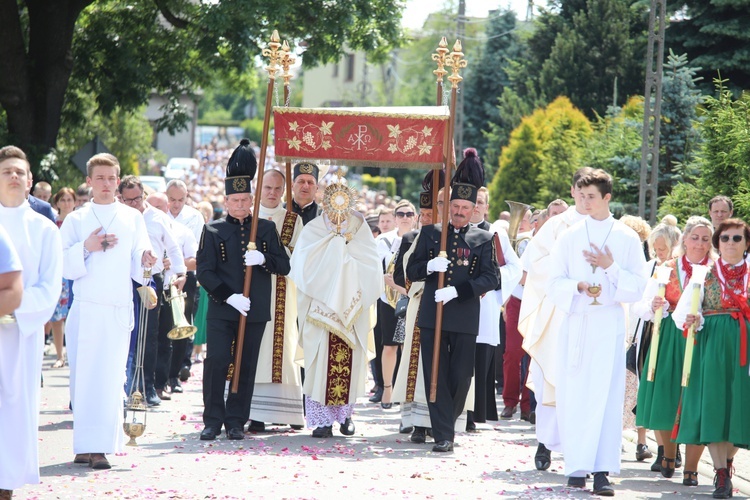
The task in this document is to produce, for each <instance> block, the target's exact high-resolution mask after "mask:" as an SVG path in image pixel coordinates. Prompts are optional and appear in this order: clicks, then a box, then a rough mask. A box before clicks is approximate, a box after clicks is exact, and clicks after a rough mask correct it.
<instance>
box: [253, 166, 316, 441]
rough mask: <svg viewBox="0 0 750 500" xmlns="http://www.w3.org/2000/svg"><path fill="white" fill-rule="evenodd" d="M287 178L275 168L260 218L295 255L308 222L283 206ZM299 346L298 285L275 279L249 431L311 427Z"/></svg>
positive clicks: (284, 278) (267, 178) (265, 180)
mask: <svg viewBox="0 0 750 500" xmlns="http://www.w3.org/2000/svg"><path fill="white" fill-rule="evenodd" d="M285 180H286V179H285V177H284V174H282V173H281V172H279V171H278V170H269V171H268V172H266V174H265V176H264V177H263V189H262V190H261V198H260V218H261V219H267V220H270V221H272V222H273V223H274V224H276V231H277V232H278V233H279V237H280V239H281V244H282V246H283V247H284V250H285V251H286V253H287V255H289V256H290V257H291V255H292V251H293V250H294V247H295V246H296V245H297V239H298V238H299V235H300V232H302V227H303V224H302V218H301V217H300V216H299V215H297V214H296V213H294V212H292V211H287V210H286V209H285V208H284V207H283V206H282V204H281V197H282V196H283V194H284V182H285ZM298 346H299V330H298V329H297V287H296V286H295V285H294V282H292V280H291V279H289V278H288V277H287V276H280V275H277V274H273V275H271V321H269V322H267V323H266V328H265V330H264V332H263V340H261V343H260V355H259V356H258V368H257V369H256V371H255V388H254V389H253V401H252V403H251V406H250V426H249V428H248V430H249V431H256V432H262V431H264V430H265V423H266V422H272V423H278V424H288V425H292V426H294V427H297V426H299V428H302V426H303V425H305V417H304V410H303V408H302V377H301V372H300V366H299V365H298V364H297V363H296V362H295V357H296V356H297V348H298Z"/></svg>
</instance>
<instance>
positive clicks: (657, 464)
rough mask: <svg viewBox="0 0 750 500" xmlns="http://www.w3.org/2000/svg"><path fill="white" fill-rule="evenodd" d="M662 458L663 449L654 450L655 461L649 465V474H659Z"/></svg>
mask: <svg viewBox="0 0 750 500" xmlns="http://www.w3.org/2000/svg"><path fill="white" fill-rule="evenodd" d="M662 458H664V447H663V446H659V448H657V449H656V460H654V463H652V464H651V472H661V459H662Z"/></svg>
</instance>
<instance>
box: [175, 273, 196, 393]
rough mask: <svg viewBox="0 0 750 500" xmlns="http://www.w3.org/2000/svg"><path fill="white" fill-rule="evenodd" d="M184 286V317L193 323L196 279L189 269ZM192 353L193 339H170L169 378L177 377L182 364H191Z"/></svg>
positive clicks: (187, 365) (189, 365) (188, 365)
mask: <svg viewBox="0 0 750 500" xmlns="http://www.w3.org/2000/svg"><path fill="white" fill-rule="evenodd" d="M186 278H187V279H186V280H185V286H184V287H183V289H182V291H183V292H185V319H187V322H188V323H190V324H191V325H192V324H193V317H194V316H195V311H196V310H197V309H198V307H197V297H198V280H196V278H195V273H194V272H193V271H190V272H188V273H187V275H186ZM192 354H193V339H191V338H187V339H180V340H173V341H172V357H171V359H170V365H169V378H170V379H173V378H177V376H178V375H179V373H180V369H181V368H182V367H183V366H186V367H188V369H189V368H190V367H191V366H192V358H191V356H192Z"/></svg>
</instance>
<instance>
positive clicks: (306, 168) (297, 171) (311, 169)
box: [292, 161, 320, 182]
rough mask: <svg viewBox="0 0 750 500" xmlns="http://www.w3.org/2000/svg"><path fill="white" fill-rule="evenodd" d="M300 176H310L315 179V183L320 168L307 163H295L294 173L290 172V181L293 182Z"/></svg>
mask: <svg viewBox="0 0 750 500" xmlns="http://www.w3.org/2000/svg"><path fill="white" fill-rule="evenodd" d="M302 174H308V175H312V176H313V177H314V178H315V182H318V175H319V174H320V168H318V166H317V165H316V164H314V163H310V162H309V161H303V162H301V163H297V164H296V165H295V166H294V171H293V172H292V179H293V180H294V179H296V178H297V177H299V176H300V175H302Z"/></svg>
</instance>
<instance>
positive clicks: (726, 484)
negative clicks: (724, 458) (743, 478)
mask: <svg viewBox="0 0 750 500" xmlns="http://www.w3.org/2000/svg"><path fill="white" fill-rule="evenodd" d="M714 486H716V489H715V490H714V493H713V497H714V498H732V489H733V486H732V480H731V479H729V470H728V469H718V470H717V471H716V477H714Z"/></svg>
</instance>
